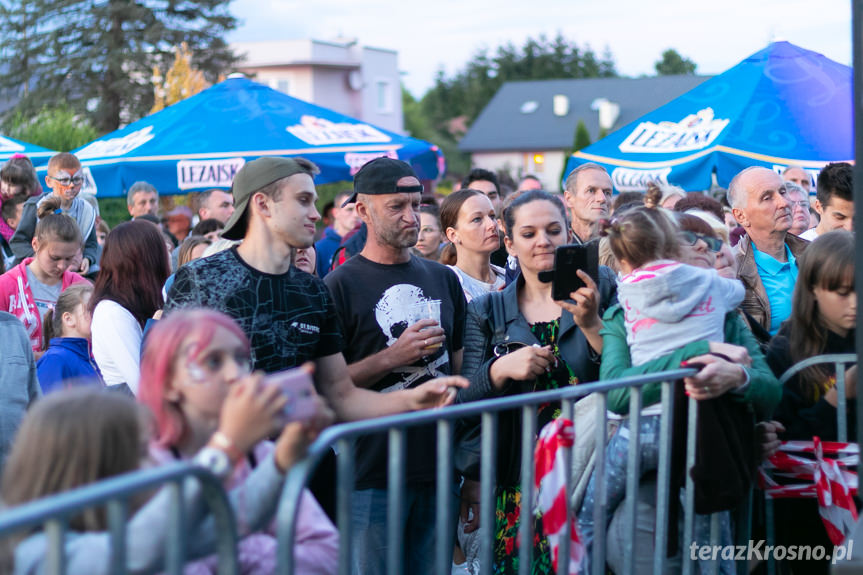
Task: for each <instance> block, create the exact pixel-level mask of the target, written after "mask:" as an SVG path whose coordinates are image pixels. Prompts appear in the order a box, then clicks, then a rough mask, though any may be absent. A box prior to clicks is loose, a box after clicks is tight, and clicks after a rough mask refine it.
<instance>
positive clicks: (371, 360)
mask: <svg viewBox="0 0 863 575" xmlns="http://www.w3.org/2000/svg"><path fill="white" fill-rule="evenodd" d="M422 190H423V187H422V185H420V182H419V179H417V176H416V174H415V173H414V171H413V169H412V168H411V167H410V165H409V164H406V163H405V162H401V161H399V160H394V159H391V158H386V157H383V158H377V159H375V160H372V161H371V162H369V163H367V164H366V165H364V166H363V167H362V168H361V169H360V171H359V172H357V174H356V176H354V195H353V196H351V198H349V199H348V200H347V201H348V202H351V201H356V210H357V214H359V216H360V218H362V220H363V222H365V224H366V226H367V227H368V238H367V240H366V243H365V247H364V248H363V250H362V251H361V252H360V253H359V254H357V255H355V256H354V257H352V258H351V259H349V260H348V261H346V262H345V263H344V264H342V265H341V266H340V267H338V268H336V269H335V270H334V271H332V272H330V273H329V274H328V275H327V277H326V279H325V280H324V282H325V283H326V284H327V287H329V288H330V291H331V292H332V294H333V300H334V302H335V307H336V310H337V312H338V316H339V317H340V319H341V321H342V325H343V328H344V330H343V332H344V334H345V340H346V341H345V348H344V350H343V353H344V356H345V360H346V361H347V362H348V370H349V371H350V374H351V379H352V380H353V381H354V383H355V384H356V385H358V386H361V387H366V388H369V389H373V390H375V391H380V392H382V393H383V397H386V396H388V395H389V394H390V393H399V392H401V391H403V390H409V389H414V388H416V387H417V386H422V385H423V383H424V382H426V381H428V380H430V379H432V378H435V377H441V376H447V375H450V374H453V373H459V371H460V369H461V359H462V334H463V332H464V321H465V308H466V304H465V299H464V293H463V292H462V289H461V286H460V285H459V281H458V279H457V278H456V276H455V274H453V273H452V271H451V270H449V269H447V267H446V266H443V265H441V264H439V263H437V262H433V261H430V260H426V259H423V258H418V257H416V256H413V255H412V254H411V250H410V248H411V247H413V246H414V245H415V244H416V242H417V235H418V233H419V204H420V197H421V195H422ZM420 318H424V319H420ZM433 453H435V435H434V429H433V428H431V427H423V428H419V429H415V430H411V431H410V432H409V433H408V445H407V460H406V475H405V478H406V489H405V492H406V493H405V501H404V506H405V509H406V510H407V512H406V513H405V516H404V519H403V524H402V526H401V529H402V530H403V531H404V543H405V548H404V565H406V566H410V572H411V573H431V572H432V569H433V567H434V553H433V552H434V527H435V491H434V480H435V460H434V457H433V456H430V455H429V454H433ZM356 466H357V482H356V491H355V493H354V496H353V500H352V503H353V509H352V513H351V521H352V541H353V549H352V553H353V565H354V571H355V572H358V573H363V574H372V575H377V574H383V573H384V572H385V558H386V547H387V526H386V514H385V512H384V510H385V509H386V485H387V443H386V437H385V436H382V435H376V436H369V437H364V438H362V439H360V440H358V441H357V455H356Z"/></svg>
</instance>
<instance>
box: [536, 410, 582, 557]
mask: <svg viewBox="0 0 863 575" xmlns="http://www.w3.org/2000/svg"><path fill="white" fill-rule="evenodd" d="M574 442H575V431H574V427H573V424H572V421H570V420H569V419H563V418H558V419H555V420H553V421H551V422H550V423H548V424H547V425H546V426H545V427H543V428H542V431H541V432H540V434H539V441H538V442H537V444H536V451H535V453H534V465H535V470H534V471H535V473H534V476H533V477H534V487H535V488H536V508H537V511H541V512H542V528H543V531H544V532H545V536H546V538H547V539H548V543H549V546H550V547H551V558H552V564H553V565H554V570H555V571H557V564H558V550H559V549H560V541H561V538H563V537H569V541H570V542H569V573H578V569H579V566H580V565H581V562H582V560H583V558H584V545H583V544H582V543H581V538H580V537H579V536H578V531H577V530H576V526H575V517H574V514H572V513H570V512H569V509H568V507H567V503H568V501H569V496H568V494H567V493H566V474H567V471H568V470H567V468H566V460H565V458H564V450H565V449H567V448H571V447H572V445H573V443H574Z"/></svg>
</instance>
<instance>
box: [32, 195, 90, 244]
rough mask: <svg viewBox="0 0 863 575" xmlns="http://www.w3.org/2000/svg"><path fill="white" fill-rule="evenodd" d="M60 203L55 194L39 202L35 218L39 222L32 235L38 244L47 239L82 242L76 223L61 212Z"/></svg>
mask: <svg viewBox="0 0 863 575" xmlns="http://www.w3.org/2000/svg"><path fill="white" fill-rule="evenodd" d="M60 205H61V203H60V198H58V197H55V196H48V197H47V198H45V199H44V200H42V201H41V202H40V203H39V207H38V209H37V211H36V218H37V219H38V220H39V223H37V224H36V232H35V233H34V234H33V237H35V238H36V239H37V240H39V243H40V244H42V243H44V242H49V241H57V242H66V243H71V244H81V243H83V238H82V237H81V229H80V228H79V227H78V223H77V222H76V221H75V220H74V219H72V218H71V217H69V216H67V215H66V214H63V213H61V211H60Z"/></svg>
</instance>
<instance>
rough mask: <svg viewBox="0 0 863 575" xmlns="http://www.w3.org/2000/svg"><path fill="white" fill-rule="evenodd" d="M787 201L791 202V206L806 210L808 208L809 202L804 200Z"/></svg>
mask: <svg viewBox="0 0 863 575" xmlns="http://www.w3.org/2000/svg"><path fill="white" fill-rule="evenodd" d="M788 203H789V204H791V207H792V208H797V207H800V208H806V209H807V210H808V209H809V202H808V201H806V200H797V201H789V202H788Z"/></svg>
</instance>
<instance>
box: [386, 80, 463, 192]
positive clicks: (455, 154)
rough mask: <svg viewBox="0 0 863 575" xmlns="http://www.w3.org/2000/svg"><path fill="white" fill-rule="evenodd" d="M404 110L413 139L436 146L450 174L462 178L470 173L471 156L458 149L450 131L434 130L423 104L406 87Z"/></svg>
mask: <svg viewBox="0 0 863 575" xmlns="http://www.w3.org/2000/svg"><path fill="white" fill-rule="evenodd" d="M402 110H403V113H404V122H405V131H406V132H407V133H408V134H409V135H410V136H411V137H412V138H418V139H420V140H425V141H426V142H430V143H432V144H436V145H437V146H438V148H440V150H441V152H443V155H444V157H445V158H446V162H447V172H448V173H450V174H456V175H458V176H461V175H464V174H466V173H467V172H468V171H470V156H469V155H468V154H465V153H464V152H462V151H461V150H459V149H458V142H457V141H456V137H455V136H454V135H453V134H451V133H450V132H449V131H448V130H445V129H436V128H434V127H433V126H432V125H431V122H430V121H429V118H428V116H427V115H426V114H425V112H424V110H423V107H422V104H421V103H420V102H417V100H416V98H414V97H413V95H412V94H411V93H410V92H409V91H408V90H407V89H405V88H404V87H402Z"/></svg>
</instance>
